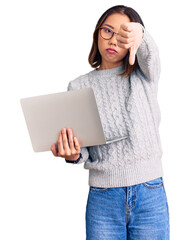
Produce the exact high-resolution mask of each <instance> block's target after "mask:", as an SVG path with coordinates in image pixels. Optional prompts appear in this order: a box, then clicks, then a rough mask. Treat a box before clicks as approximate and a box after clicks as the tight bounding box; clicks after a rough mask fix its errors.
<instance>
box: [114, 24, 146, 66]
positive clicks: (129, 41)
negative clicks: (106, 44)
mask: <svg viewBox="0 0 190 240" xmlns="http://www.w3.org/2000/svg"><path fill="white" fill-rule="evenodd" d="M116 39H117V44H118V46H119V47H121V48H125V49H129V51H130V56H129V64H130V65H133V64H134V63H135V54H136V52H137V50H138V48H139V46H140V44H141V42H142V39H143V27H142V25H141V24H140V23H136V22H126V23H123V24H121V26H120V29H119V31H118V34H117V37H116Z"/></svg>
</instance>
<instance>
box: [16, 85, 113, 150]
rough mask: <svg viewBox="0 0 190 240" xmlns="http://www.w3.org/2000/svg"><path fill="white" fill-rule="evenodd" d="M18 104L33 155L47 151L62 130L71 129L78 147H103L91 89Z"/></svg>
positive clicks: (33, 98)
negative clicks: (78, 144)
mask: <svg viewBox="0 0 190 240" xmlns="http://www.w3.org/2000/svg"><path fill="white" fill-rule="evenodd" d="M20 103H21V107H22V110H23V114H24V117H25V121H26V125H27V128H28V132H29V136H30V139H31V143H32V146H33V150H34V151H35V152H43V151H50V148H51V145H52V143H53V142H57V139H58V133H59V131H60V130H61V129H62V128H63V127H66V128H72V130H73V134H74V136H76V137H77V138H78V139H79V143H80V146H81V147H86V146H94V145H101V144H106V140H105V136H104V132H103V128H102V124H101V120H100V116H99V112H98V108H97V104H96V100H95V96H94V92H93V89H92V88H82V89H78V90H71V91H66V92H60V93H52V94H47V95H41V96H34V97H29V98H22V99H21V100H20ZM107 143H108V142H107Z"/></svg>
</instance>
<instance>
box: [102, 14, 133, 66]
mask: <svg viewBox="0 0 190 240" xmlns="http://www.w3.org/2000/svg"><path fill="white" fill-rule="evenodd" d="M125 22H130V19H129V17H128V16H126V15H122V14H120V13H113V14H111V15H110V16H108V17H107V19H106V20H105V21H104V22H103V24H102V26H101V27H106V28H108V29H110V30H112V31H114V32H116V33H118V31H119V28H120V25H121V24H123V23H125ZM107 24H108V25H109V26H108V25H107ZM108 48H112V49H115V50H116V51H117V52H116V53H111V52H108V51H107V50H106V49H108ZM98 49H99V52H100V54H101V56H102V62H101V66H100V68H99V69H100V70H101V69H109V68H113V67H117V66H119V65H121V64H122V63H123V58H124V57H125V55H126V54H127V52H128V49H124V48H120V47H118V45H117V40H116V34H114V35H113V37H112V38H111V39H109V40H105V39H103V38H102V37H101V35H100V30H99V33H98Z"/></svg>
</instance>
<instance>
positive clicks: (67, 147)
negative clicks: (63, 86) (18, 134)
mask: <svg viewBox="0 0 190 240" xmlns="http://www.w3.org/2000/svg"><path fill="white" fill-rule="evenodd" d="M89 63H90V65H91V66H92V67H93V68H95V69H94V70H92V71H90V72H89V73H87V74H84V75H81V76H79V77H78V78H76V79H74V80H72V81H70V82H69V85H68V90H74V89H80V88H87V87H91V88H93V91H94V94H95V97H96V102H97V106H98V109H99V113H100V118H101V121H102V124H103V129H104V132H105V135H106V138H107V139H113V140H116V139H118V140H117V141H115V142H111V143H110V144H105V145H98V146H92V147H81V148H80V144H79V142H78V141H77V140H78V139H77V137H74V136H73V133H72V129H68V130H67V129H65V128H63V129H62V131H60V133H59V137H58V149H57V148H56V144H55V143H53V145H52V147H51V150H52V153H53V154H54V155H55V156H59V157H64V158H65V160H66V162H68V163H75V164H76V163H77V164H80V163H83V162H84V168H85V169H89V195H88V200H87V205H86V236H87V238H86V239H87V240H103V239H104V240H119V239H122V240H126V239H128V240H131V239H133V240H138V239H139V240H145V239H151V240H168V239H169V211H168V203H167V197H166V192H165V188H164V182H163V169H162V163H161V157H162V147H161V142H160V136H159V124H160V109H159V105H158V102H157V90H158V81H159V77H160V60H159V51H158V48H157V45H156V43H155V42H154V40H153V38H152V37H151V35H150V33H149V32H148V31H147V30H146V29H145V28H144V24H143V22H142V20H141V18H140V16H139V14H138V13H137V12H136V11H135V10H134V9H132V8H130V7H126V6H123V5H117V6H114V7H112V8H110V9H108V10H107V11H106V12H104V13H103V15H102V16H101V17H100V19H99V20H98V23H97V25H96V28H95V31H94V35H93V44H92V48H91V51H90V55H89ZM66 130H67V131H66ZM124 136H125V138H123V139H121V137H124Z"/></svg>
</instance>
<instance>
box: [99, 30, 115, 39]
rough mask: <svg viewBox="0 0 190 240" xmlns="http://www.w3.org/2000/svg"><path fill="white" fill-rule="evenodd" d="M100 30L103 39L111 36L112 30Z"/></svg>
mask: <svg viewBox="0 0 190 240" xmlns="http://www.w3.org/2000/svg"><path fill="white" fill-rule="evenodd" d="M100 31H101V32H100V33H101V36H102V37H103V38H105V39H110V38H111V37H112V36H113V32H112V31H111V30H110V29H108V28H101V29H100Z"/></svg>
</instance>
